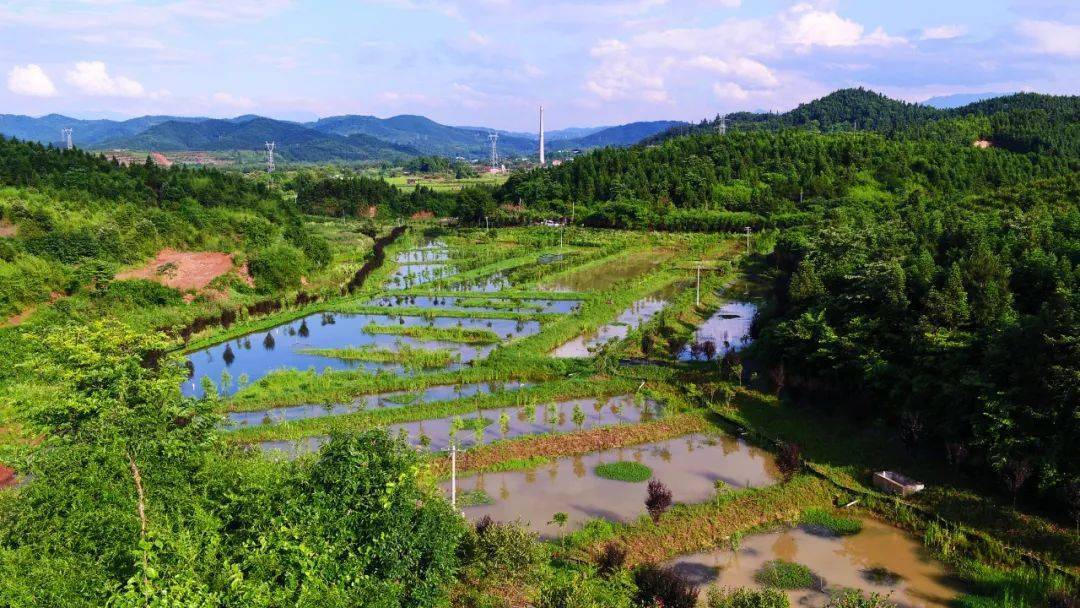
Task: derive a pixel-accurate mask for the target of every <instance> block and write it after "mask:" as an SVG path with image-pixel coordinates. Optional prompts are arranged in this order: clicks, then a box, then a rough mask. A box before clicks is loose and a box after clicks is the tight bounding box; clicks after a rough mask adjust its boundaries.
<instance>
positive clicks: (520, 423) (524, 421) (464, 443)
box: [390, 395, 660, 451]
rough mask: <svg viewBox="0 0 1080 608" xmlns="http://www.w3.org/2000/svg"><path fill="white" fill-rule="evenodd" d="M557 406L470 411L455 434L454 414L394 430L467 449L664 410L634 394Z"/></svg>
mask: <svg viewBox="0 0 1080 608" xmlns="http://www.w3.org/2000/svg"><path fill="white" fill-rule="evenodd" d="M554 406H555V407H554V408H551V407H550V406H549V405H547V404H537V405H536V407H535V408H532V410H530V409H527V408H523V407H511V408H503V409H499V410H484V411H482V412H478V413H472V414H467V415H464V416H462V417H461V420H462V421H463V422H464V423H465V424H466V427H465V429H464V430H461V429H459V430H457V432H456V433H454V434H453V437H451V433H450V429H451V426H452V423H453V420H454V418H455V417H454V416H451V417H448V418H438V419H433V420H422V421H419V422H409V423H404V424H395V425H392V426H390V431H391V432H393V433H399V432H401V431H404V432H405V433H406V435H407V436H408V438H409V442H410V443H412V444H413V445H424V444H425V443H426V444H427V447H428V449H431V450H434V451H438V450H445V449H448V448H449V447H450V443H451V441H456V442H457V445H458V447H460V448H465V449H467V448H470V447H473V446H475V445H478V444H480V445H482V444H486V443H491V442H492V441H498V440H500V439H513V438H515V437H523V436H526V435H542V434H544V433H565V432H570V431H577V430H582V429H591V428H596V427H600V426H610V425H613V424H621V423H634V422H643V421H647V420H652V419H653V418H655V417H656V416H657V415H659V413H660V412H659V409H660V406H659V404H658V403H656V402H655V401H652V400H637V399H635V398H634V397H633V396H632V395H620V396H617V397H610V398H601V399H594V398H589V399H573V400H571V401H561V402H558V403H555V404H554ZM575 408H579V409H580V411H581V413H582V414H583V415H584V417H583V418H580V420H579V421H580V425H579V424H578V422H579V421H575V420H574V411H575ZM504 412H505V413H506V415H507V418H508V421H507V427H506V429H505V432H504V430H503V428H502V426H501V424H500V422H499V420H500V417H501V416H502V414H503V413H504ZM478 418H479V419H480V421H481V422H480V423H479V424H477V422H476V421H477V419H478ZM476 428H481V429H482V431H481V434H480V436H479V437H477V434H476V432H475V430H474V429H476ZM423 437H426V438H427V439H426V441H424V440H422V438H423ZM477 439H479V443H478V442H477Z"/></svg>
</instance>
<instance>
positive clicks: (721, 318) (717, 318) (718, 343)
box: [679, 302, 757, 361]
mask: <svg viewBox="0 0 1080 608" xmlns="http://www.w3.org/2000/svg"><path fill="white" fill-rule="evenodd" d="M756 313H757V305H756V304H752V303H750V302H728V303H727V304H724V305H723V306H721V307H720V310H718V311H716V313H714V314H713V316H711V317H709V318H708V320H706V321H705V322H704V323H702V324H701V326H700V327H698V329H697V331H695V332H694V337H693V338H692V339H691V340H689V341H688V342H687V343H686V345H685V346H683V349H682V351H681V352H680V353H679V361H704V360H705V359H706V358H707V357H706V355H705V354H703V353H696V352H694V350H693V349H692V348H691V345H692V344H693V343H694V342H697V343H698V344H703V343H705V342H706V341H709V342H712V343H713V345H714V346H715V347H716V355H715V356H717V357H722V356H724V354H725V353H727V352H728V351H732V350H739V349H740V348H742V347H743V346H745V345H747V344H749V342H750V326H751V325H752V324H753V322H754V315H755V314H756Z"/></svg>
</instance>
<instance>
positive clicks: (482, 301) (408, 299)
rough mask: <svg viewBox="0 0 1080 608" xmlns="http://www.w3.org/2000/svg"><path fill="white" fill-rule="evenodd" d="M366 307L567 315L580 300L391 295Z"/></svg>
mask: <svg viewBox="0 0 1080 608" xmlns="http://www.w3.org/2000/svg"><path fill="white" fill-rule="evenodd" d="M367 305H368V306H380V307H385V308H400V307H410V308H412V307H415V308H428V309H432V310H473V311H477V312H494V311H506V312H520V313H559V314H566V313H571V312H574V311H576V310H577V309H578V308H580V307H581V300H547V299H541V298H522V299H510V298H489V297H485V296H467V297H461V296H411V295H405V294H390V295H385V296H382V297H379V298H375V299H374V300H371V301H369V302H367Z"/></svg>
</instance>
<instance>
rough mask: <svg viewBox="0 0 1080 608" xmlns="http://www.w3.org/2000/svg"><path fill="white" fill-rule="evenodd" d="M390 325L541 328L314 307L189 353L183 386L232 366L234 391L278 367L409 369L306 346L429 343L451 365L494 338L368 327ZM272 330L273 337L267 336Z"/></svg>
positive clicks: (194, 389)
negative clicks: (454, 338)
mask: <svg viewBox="0 0 1080 608" xmlns="http://www.w3.org/2000/svg"><path fill="white" fill-rule="evenodd" d="M372 324H376V325H392V326H400V327H436V328H454V327H460V328H463V329H477V330H490V331H492V332H494V333H495V334H496V335H498V336H499V338H501V339H504V340H505V339H514V338H520V337H525V336H531V335H533V334H536V333H537V332H539V331H540V324H539V323H538V322H536V321H515V320H510V319H479V318H471V319H457V318H451V317H433V318H427V317H420V316H399V315H373V314H348V313H315V314H313V315H308V316H307V317H304V318H302V319H297V320H295V321H290V322H288V323H284V324H282V325H278V326H277V327H274V328H272V329H270V330H269V331H264V332H259V333H257V334H249V335H247V336H242V337H239V338H235V339H233V340H230V341H228V342H224V343H221V344H217V345H214V346H211V347H208V348H204V349H202V350H199V351H195V352H193V353H191V354H190V355H188V361H190V369H191V377H190V378H189V379H188V380H187V381H185V382H184V383H183V385H182V387H181V392H182V393H183V394H184V395H187V396H194V397H200V396H202V392H203V389H202V384H201V383H202V378H204V377H209V378H210V379H211V380H213V381H214V382H215V383H219V382H220V378H221V373H222V372H223V371H228V372H229V374H230V375H231V376H232V379H233V386H231V387H219V390H220V391H221V392H222V393H231V392H233V390H235V388H236V384H235V383H236V382H237V381H238V380H239V378H240V376H241V375H246V376H247V379H248V381H249V382H255V381H257V380H258V379H259V378H262V377H263V376H265V375H266V374H268V373H270V372H271V371H274V370H277V369H308V368H314V369H316V370H319V371H322V370H324V369H326V368H330V369H335V370H343V369H366V370H369V371H376V370H386V371H392V372H397V373H405V372H406V370H404V369H403V367H402V366H401V365H400V364H397V363H375V362H369V361H350V360H344V359H340V358H336V357H327V356H321V355H312V354H305V353H303V352H301V351H302V350H304V349H313V348H348V347H364V346H372V347H377V348H384V349H387V350H392V351H396V350H399V349H400V347H401V346H402V345H407V346H410V347H416V348H425V349H446V350H450V351H452V352H453V353H454V355H455V356H456V357H458V360H457V361H456V362H455V363H454V364H453V365H452V366H451V367H452V368H454V367H459V366H461V365H462V364H465V363H468V362H470V361H475V360H477V359H482V358H484V357H486V356H487V355H488V354H489V353H490V352H491V351H492V349H494V348H495V346H496V345H495V344H462V343H458V342H440V341H434V340H420V339H415V338H411V337H407V336H398V335H391V334H371V333H367V332H366V331H364V328H366V327H367V326H368V325H372ZM267 336H269V337H267Z"/></svg>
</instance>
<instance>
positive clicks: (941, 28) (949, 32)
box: [921, 25, 967, 40]
mask: <svg viewBox="0 0 1080 608" xmlns="http://www.w3.org/2000/svg"><path fill="white" fill-rule="evenodd" d="M966 33H967V28H966V27H964V26H962V25H938V26H936V27H926V28H923V31H922V37H921V39H922V40H950V39H952V38H959V37H960V36H963V35H964V34H966Z"/></svg>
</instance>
